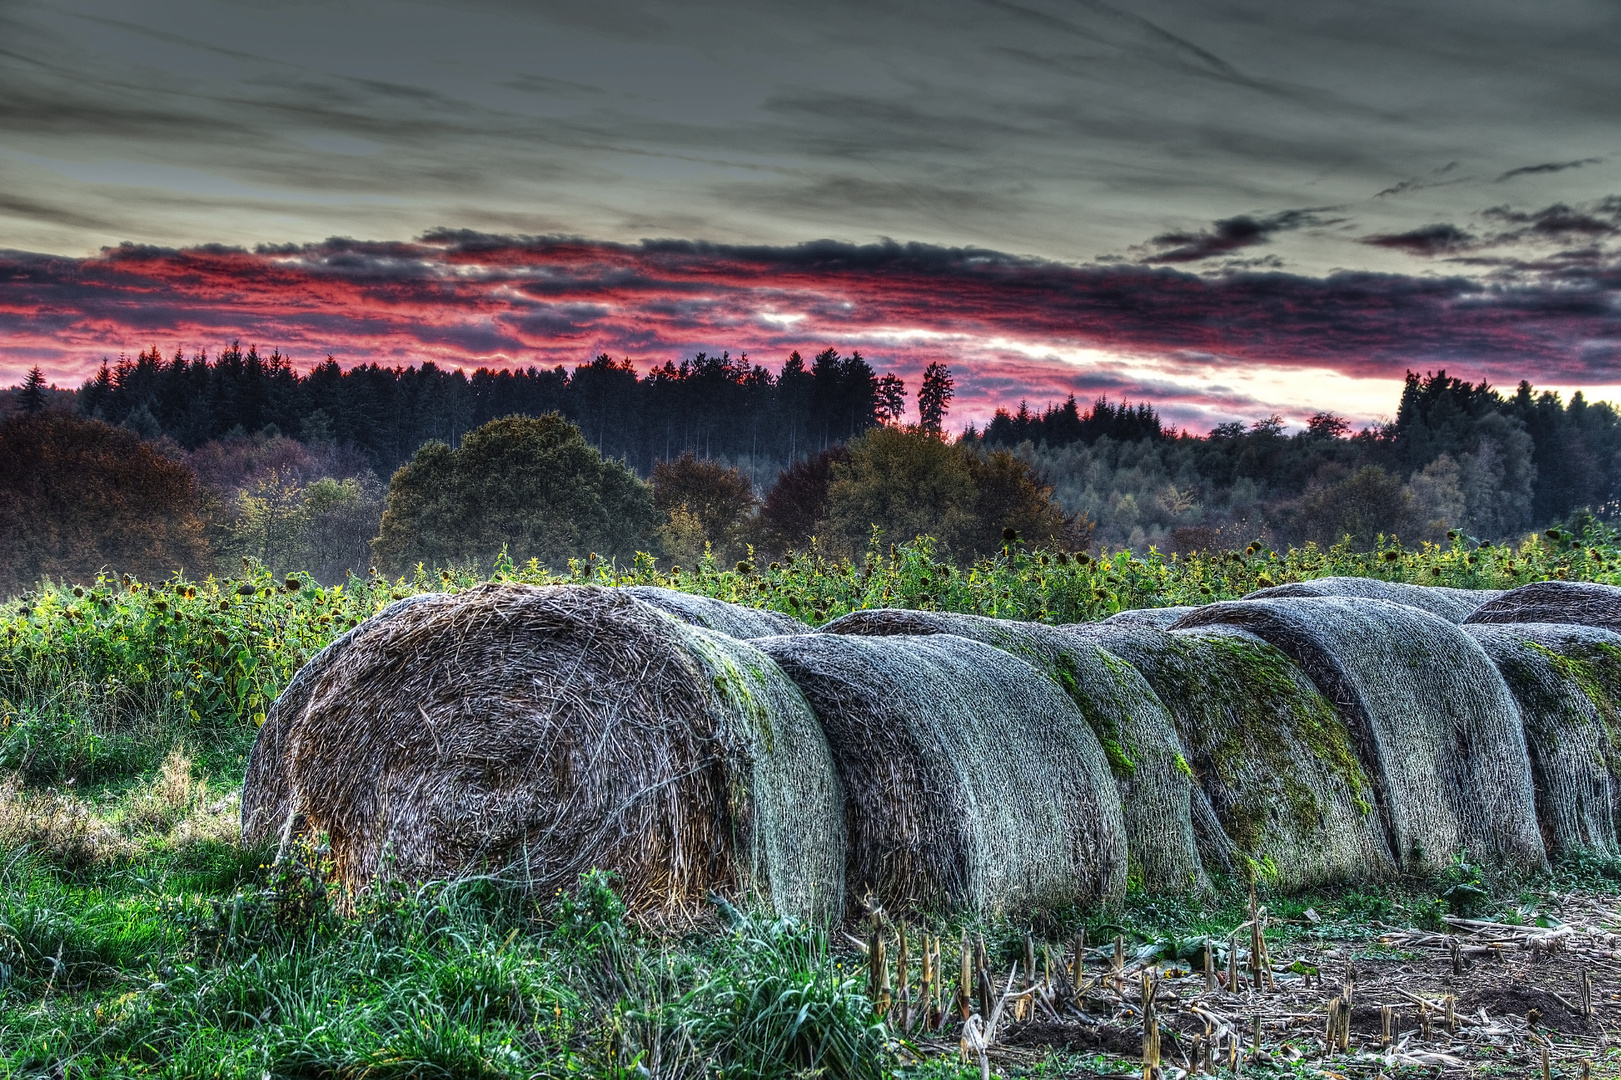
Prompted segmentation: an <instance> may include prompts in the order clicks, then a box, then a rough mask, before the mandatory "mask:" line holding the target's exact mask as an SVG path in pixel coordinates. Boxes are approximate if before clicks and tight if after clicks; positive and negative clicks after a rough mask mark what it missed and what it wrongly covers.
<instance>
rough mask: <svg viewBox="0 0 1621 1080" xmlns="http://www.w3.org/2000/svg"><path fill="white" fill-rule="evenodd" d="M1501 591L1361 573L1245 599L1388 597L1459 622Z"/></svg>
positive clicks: (1280, 587)
mask: <svg viewBox="0 0 1621 1080" xmlns="http://www.w3.org/2000/svg"><path fill="white" fill-rule="evenodd" d="M1502 595H1503V593H1502V591H1501V590H1499V589H1454V588H1450V587H1447V586H1441V585H1409V584H1407V583H1406V582H1401V581H1380V580H1379V579H1378V578H1365V577H1325V578H1315V579H1313V580H1311V581H1295V582H1291V583H1290V584H1288V585H1274V586H1272V587H1271V588H1269V589H1257V590H1256V591H1255V592H1252V593H1250V594H1249V595H1248V596H1246V597H1244V599H1245V600H1275V599H1277V598H1279V597H1284V596H1360V597H1363V598H1364V599H1369V600H1389V601H1390V602H1391V603H1392V604H1406V605H1407V606H1408V607H1416V608H1419V609H1421V610H1423V611H1427V612H1429V613H1430V614H1431V615H1435V616H1437V617H1439V618H1442V619H1445V620H1446V621H1447V622H1450V623H1461V622H1463V621H1464V620H1465V619H1467V618H1468V617H1469V616H1470V615H1471V614H1473V613H1474V611H1475V609H1476V608H1478V607H1480V606H1481V605H1482V604H1484V603H1486V602H1488V601H1490V600H1494V599H1496V598H1497V597H1499V596H1502Z"/></svg>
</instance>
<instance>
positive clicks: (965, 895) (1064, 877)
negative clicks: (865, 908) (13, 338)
mask: <svg viewBox="0 0 1621 1080" xmlns="http://www.w3.org/2000/svg"><path fill="white" fill-rule="evenodd" d="M755 644H756V645H758V647H759V648H760V650H761V651H762V652H764V653H766V654H767V655H768V656H770V657H771V658H772V659H773V660H775V661H776V663H777V664H778V665H779V666H780V667H781V668H782V670H783V671H785V672H786V673H787V674H788V676H789V677H790V678H792V679H793V680H794V682H795V683H796V684H798V686H799V688H800V690H801V691H803V692H804V694H805V696H806V698H807V699H808V700H809V701H810V703H811V707H812V708H813V709H814V710H815V713H816V716H817V717H818V719H819V720H820V721H821V724H822V728H823V730H824V731H825V732H826V733H827V740H828V744H829V746H830V747H831V748H832V751H833V757H834V760H835V761H836V762H837V766H838V773H839V777H840V780H841V782H842V785H843V789H844V797H845V815H846V817H845V820H846V823H847V825H848V845H849V846H848V860H847V862H846V866H845V887H846V890H847V892H848V894H849V896H850V897H851V899H852V901H854V900H856V899H858V898H860V899H862V900H863V901H864V902H865V903H870V904H877V905H880V906H882V907H883V908H884V909H885V910H888V911H891V912H894V911H900V910H906V909H922V910H926V911H954V910H955V911H960V910H967V911H971V912H977V913H980V914H984V915H992V914H996V913H1013V912H1027V911H1029V910H1030V909H1032V908H1047V907H1061V906H1065V905H1074V904H1079V905H1083V906H1097V905H1103V904H1109V903H1112V902H1114V901H1117V900H1118V899H1120V898H1121V897H1122V896H1123V895H1124V892H1125V882H1126V838H1125V834H1124V830H1123V827H1122V823H1121V815H1120V801H1119V798H1118V796H1117V795H1116V793H1115V789H1114V784H1113V781H1112V779H1111V777H1110V774H1109V766H1108V763H1107V761H1106V759H1105V757H1104V753H1103V748H1102V747H1101V746H1100V745H1099V743H1098V740H1097V739H1096V737H1095V736H1094V735H1093V733H1092V730H1091V728H1090V727H1089V726H1088V725H1087V724H1086V722H1085V720H1084V719H1083V718H1082V717H1081V716H1080V714H1079V712H1078V710H1077V709H1076V708H1075V705H1074V704H1073V702H1071V701H1070V699H1069V698H1068V697H1066V696H1065V695H1064V693H1063V692H1062V691H1061V690H1060V689H1059V688H1058V687H1057V686H1056V685H1055V684H1053V683H1052V682H1050V681H1049V680H1047V679H1045V678H1043V677H1042V676H1041V675H1040V674H1039V673H1038V672H1036V670H1035V669H1033V668H1032V667H1031V666H1030V665H1029V664H1026V663H1024V662H1023V661H1021V660H1019V659H1017V658H1016V657H1014V656H1012V655H1010V654H1008V653H1006V652H1003V651H1001V650H999V649H996V648H993V647H991V646H989V645H985V644H983V643H981V642H978V641H970V640H968V639H966V638H962V637H957V636H955V635H951V634H935V635H930V636H922V637H885V638H872V637H863V636H854V635H843V634H810V635H800V636H793V637H780V638H764V639H761V640H759V641H757V642H755Z"/></svg>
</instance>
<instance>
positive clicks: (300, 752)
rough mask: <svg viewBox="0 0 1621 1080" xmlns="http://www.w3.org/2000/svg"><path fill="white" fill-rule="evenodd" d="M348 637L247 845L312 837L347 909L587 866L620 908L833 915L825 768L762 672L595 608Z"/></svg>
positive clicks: (293, 700)
mask: <svg viewBox="0 0 1621 1080" xmlns="http://www.w3.org/2000/svg"><path fill="white" fill-rule="evenodd" d="M362 629H363V630H364V632H357V633H356V634H354V635H352V636H350V637H349V638H348V639H347V640H344V641H340V642H337V643H334V645H333V646H332V647H331V648H329V649H328V650H326V652H324V653H323V654H322V655H321V657H320V658H319V663H318V664H314V665H312V667H313V670H312V671H311V672H310V673H309V674H308V675H306V676H304V677H303V678H301V679H295V681H294V685H293V686H291V687H289V692H288V693H286V694H283V695H282V698H281V699H280V700H278V702H277V704H276V707H275V710H274V712H275V714H276V715H275V722H274V725H272V724H271V723H270V722H269V721H267V723H266V727H267V728H270V729H271V733H270V734H269V735H268V736H267V735H266V734H265V733H264V732H261V736H260V740H259V742H258V743H256V744H255V746H254V750H253V756H252V758H251V759H250V762H249V767H248V782H247V783H246V785H245V786H244V789H243V796H242V822H243V836H244V839H245V840H247V841H248V842H258V841H261V840H264V839H267V838H271V837H275V836H277V835H278V834H279V835H283V836H286V835H290V834H292V833H293V832H316V833H325V834H326V835H327V836H328V837H329V838H330V841H331V850H332V857H333V860H334V864H335V869H336V873H337V876H338V877H339V879H340V880H342V881H343V882H344V883H345V884H347V885H350V886H353V887H360V886H363V885H365V884H366V883H367V882H369V881H371V880H373V879H374V878H375V877H377V876H379V875H398V876H401V877H405V878H410V879H424V878H435V877H444V876H452V875H456V874H460V873H463V872H469V871H478V870H484V869H492V870H496V869H503V868H512V869H513V871H514V873H515V874H516V875H517V876H519V877H521V878H522V879H524V880H526V881H528V882H529V883H530V885H531V887H533V888H534V889H536V890H538V891H550V890H552V889H555V888H562V887H567V886H569V885H571V884H572V883H573V882H574V881H575V880H576V879H577V878H578V876H579V875H580V874H581V873H583V872H584V871H586V870H589V869H592V868H601V869H605V870H611V871H614V872H615V873H617V874H618V875H619V881H620V887H621V889H622V891H623V895H624V897H625V899H626V901H627V903H629V904H631V905H632V906H633V907H635V908H637V909H639V910H662V911H664V912H666V913H668V914H676V913H679V911H681V910H682V909H683V908H684V907H685V905H688V904H693V903H698V902H701V901H702V899H703V897H704V895H705V893H706V892H707V891H708V890H715V891H716V892H718V893H720V894H722V895H734V896H737V895H751V894H752V895H759V894H764V895H765V896H767V897H768V898H769V900H770V901H771V903H772V904H773V906H774V907H775V908H776V909H777V911H779V912H780V913H783V914H793V915H800V916H810V917H817V918H836V917H838V916H839V915H840V914H841V912H842V906H843V888H842V883H843V878H842V874H843V867H844V818H843V815H844V810H843V796H842V792H841V790H840V788H839V784H838V777H837V774H836V773H835V772H834V769H833V760H832V756H831V755H830V754H829V752H828V749H827V743H826V740H825V739H824V738H823V737H822V732H821V728H820V727H819V726H818V724H817V722H816V718H815V716H814V715H813V714H812V713H811V711H810V708H809V706H808V705H807V704H806V702H805V700H804V698H803V696H802V695H801V694H800V693H799V691H798V690H797V689H796V688H795V686H794V684H793V683H792V682H790V681H789V680H788V679H787V677H786V676H784V675H783V674H782V672H781V671H780V670H779V669H778V668H777V667H776V665H775V664H773V663H772V662H771V660H770V659H769V658H768V657H766V656H765V655H764V654H762V653H760V652H759V651H758V650H756V649H753V648H751V647H750V646H749V645H747V644H745V643H743V642H740V641H737V640H735V639H733V638H730V637H727V636H725V635H722V634H717V633H713V632H711V631H707V630H703V629H701V628H699V627H693V626H688V625H685V624H683V623H680V622H678V621H677V620H675V619H673V618H671V617H669V616H667V615H665V614H664V613H662V612H660V611H658V610H656V609H654V608H652V607H649V606H648V605H646V604H644V603H642V602H641V601H638V600H636V599H635V598H634V597H632V596H628V595H626V594H625V593H624V592H623V591H622V590H618V589H609V588H601V587H596V586H552V587H546V588H537V587H533V586H526V585H504V584H487V585H482V586H479V587H478V588H475V589H470V590H468V591H467V592H464V593H459V594H456V595H454V596H449V597H440V598H437V599H435V600H433V601H431V602H429V601H422V602H418V603H417V604H415V605H411V606H401V607H399V608H391V609H390V610H389V611H388V612H387V613H386V617H385V616H379V617H377V618H374V619H372V620H369V621H368V622H367V623H366V624H365V626H364V628H357V631H360V630H362Z"/></svg>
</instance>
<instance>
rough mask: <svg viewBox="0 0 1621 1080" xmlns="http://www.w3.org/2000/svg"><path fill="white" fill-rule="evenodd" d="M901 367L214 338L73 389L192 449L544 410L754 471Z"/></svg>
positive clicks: (381, 460)
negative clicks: (470, 358)
mask: <svg viewBox="0 0 1621 1080" xmlns="http://www.w3.org/2000/svg"><path fill="white" fill-rule="evenodd" d="M930 371H931V372H932V375H931V374H930V373H926V374H925V376H924V380H923V385H922V386H920V388H919V398H918V403H919V406H920V407H921V408H922V410H923V416H922V420H921V422H922V424H923V426H925V427H928V426H930V424H931V422H932V424H933V426H934V428H935V429H936V430H938V429H939V427H940V424H941V422H942V420H943V417H944V414H945V408H946V405H947V403H949V401H950V398H951V386H950V379H949V375H948V374H947V373H946V371H945V368H944V367H943V366H942V365H938V364H936V365H933V366H932V367H931V369H930ZM906 397H907V390H906V386H905V383H904V382H903V381H902V380H901V379H900V378H899V377H897V376H895V375H893V374H883V375H880V374H879V373H878V372H876V371H875V370H874V369H873V367H872V365H871V364H870V363H868V362H867V360H866V359H865V358H864V357H863V356H862V355H861V354H860V353H859V352H851V353H850V354H849V355H843V354H841V353H840V352H839V351H838V350H837V349H832V348H829V349H824V350H822V351H821V352H819V353H817V354H816V355H815V356H814V357H813V358H812V359H811V360H809V361H806V360H805V359H804V358H803V357H802V356H801V355H800V354H799V353H798V352H794V353H793V354H791V355H790V356H789V357H788V358H787V359H786V360H785V361H784V362H783V363H782V365H781V367H780V368H779V369H778V370H777V371H775V372H773V371H771V370H770V369H769V368H767V367H765V366H763V365H761V364H757V363H754V362H753V361H751V360H750V359H749V358H748V356H747V355H746V354H742V355H738V356H732V355H731V354H730V353H729V352H723V353H721V354H720V355H719V356H712V355H709V354H708V353H698V354H697V355H696V356H693V357H691V358H689V359H683V360H681V361H679V362H677V361H673V360H669V361H666V362H665V363H664V364H662V365H661V366H658V367H655V368H653V369H652V370H650V371H648V372H647V373H646V374H639V373H638V372H637V370H636V368H635V366H634V365H633V364H632V363H631V362H630V361H629V360H627V359H619V360H615V359H614V358H612V357H610V356H608V355H606V354H604V355H600V356H597V357H595V358H593V359H592V360H590V361H588V362H586V363H582V364H579V365H577V366H575V367H574V368H573V370H568V369H567V368H565V367H563V366H562V365H558V366H556V367H552V368H539V367H528V368H522V369H515V370H505V369H503V370H495V369H489V368H479V369H478V370H476V371H474V372H473V373H472V374H471V375H469V374H466V373H464V372H462V371H460V370H456V369H445V368H441V367H439V366H438V365H437V364H434V363H432V362H427V363H423V364H420V365H417V366H412V367H392V368H389V367H382V366H380V365H377V364H360V365H357V366H355V367H352V368H348V369H344V368H341V367H340V366H339V365H338V363H337V361H335V360H333V359H332V358H331V357H328V358H327V360H326V361H325V362H324V363H322V364H319V365H317V366H316V367H315V368H313V369H312V370H311V371H309V372H308V373H307V374H303V375H301V374H299V373H298V372H297V371H296V370H294V368H293V366H292V363H291V361H290V360H289V359H288V358H287V357H285V356H283V355H282V354H281V353H280V352H279V351H273V352H271V353H269V354H268V355H262V354H260V353H259V351H258V349H257V348H256V347H252V346H250V347H249V348H248V349H246V350H244V349H242V348H241V346H240V345H234V344H233V345H231V346H230V347H228V348H225V349H221V350H220V351H219V352H218V353H216V354H215V355H214V356H213V357H212V358H210V357H209V356H207V354H206V353H203V352H199V353H196V354H194V355H192V356H190V357H188V356H186V355H185V353H184V352H181V351H177V352H176V353H175V354H174V355H173V356H171V357H168V358H165V357H164V356H163V355H162V354H161V353H160V352H159V351H158V350H157V349H156V348H152V349H148V350H146V351H144V352H142V353H140V354H139V355H137V356H136V357H135V358H134V359H129V358H127V357H126V358H122V359H120V360H118V361H117V362H106V361H104V362H103V363H102V366H101V368H100V370H99V371H97V373H96V374H95V376H93V377H92V378H91V379H89V380H88V381H87V382H86V383H85V384H84V386H83V387H82V388H81V389H80V391H79V394H78V398H79V408H80V409H81V411H83V412H84V413H85V415H87V416H92V417H95V418H97V419H101V420H105V421H107V422H108V423H110V424H113V425H115V426H121V427H127V428H129V429H130V430H132V431H135V432H136V433H137V434H140V435H142V436H143V437H149V438H150V437H156V436H168V437H169V438H171V439H173V440H174V441H175V442H176V443H178V444H179V445H180V446H181V447H183V448H185V449H187V450H191V449H195V448H197V447H199V446H201V445H203V444H205V443H207V442H210V441H212V440H217V439H222V438H225V437H227V436H230V435H247V434H253V433H255V432H269V433H272V434H281V435H286V436H290V437H294V438H297V439H299V440H301V441H304V442H335V443H338V444H340V445H344V446H352V447H356V448H358V449H359V450H361V451H362V452H363V453H365V454H366V456H367V457H368V459H369V460H370V462H371V464H372V467H373V468H374V469H375V470H376V471H377V472H378V473H379V474H380V475H385V476H386V475H388V474H389V473H392V472H393V470H394V469H396V468H397V467H399V466H400V465H401V464H403V463H404V462H405V461H407V460H408V459H409V458H410V457H411V455H412V454H413V453H415V452H416V449H417V448H418V447H419V446H421V445H423V444H424V443H426V442H428V441H430V440H437V441H439V442H443V443H444V444H445V445H447V446H450V447H455V446H457V445H459V444H460V441H461V439H462V437H463V436H464V435H466V434H467V433H468V432H469V431H472V430H473V429H474V428H478V427H481V426H483V425H484V424H486V423H488V422H489V421H491V420H494V419H497V418H500V417H503V416H513V415H523V416H543V415H545V414H547V413H551V412H555V413H558V414H560V415H561V416H563V417H564V418H565V419H568V420H570V421H572V422H573V423H574V424H575V425H576V426H578V427H579V428H580V430H581V431H582V432H583V433H584V436H585V439H586V441H587V442H588V443H590V444H591V445H592V446H593V447H595V448H596V449H597V451H598V452H599V453H601V454H602V455H603V456H605V457H610V458H616V459H618V460H621V461H623V462H625V463H626V464H627V465H629V466H630V467H631V468H632V469H634V470H635V471H636V472H638V473H640V474H641V475H644V476H646V475H649V474H651V472H652V470H653V466H654V465H655V463H657V462H659V461H669V460H673V459H675V458H678V457H680V456H681V455H683V454H685V453H691V454H693V455H695V456H696V457H699V458H704V459H712V460H724V461H729V462H732V463H735V464H738V465H740V466H742V467H743V468H744V471H745V472H748V473H749V474H750V476H751V479H754V480H755V482H756V483H761V482H766V481H769V480H770V478H771V477H772V476H774V475H775V473H776V471H777V470H779V469H780V468H782V467H784V466H786V465H788V464H791V463H792V462H794V461H798V460H803V459H804V458H807V457H810V456H814V455H815V454H818V453H820V452H822V451H823V450H826V449H827V448H829V447H831V446H835V445H839V444H841V443H845V442H848V441H849V440H850V439H853V438H855V437H856V436H858V435H860V434H861V433H862V432H863V431H866V430H868V429H869V428H873V427H876V426H878V425H880V424H885V423H895V422H898V421H899V420H900V419H901V418H902V416H903V414H904V411H905V407H906Z"/></svg>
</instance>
